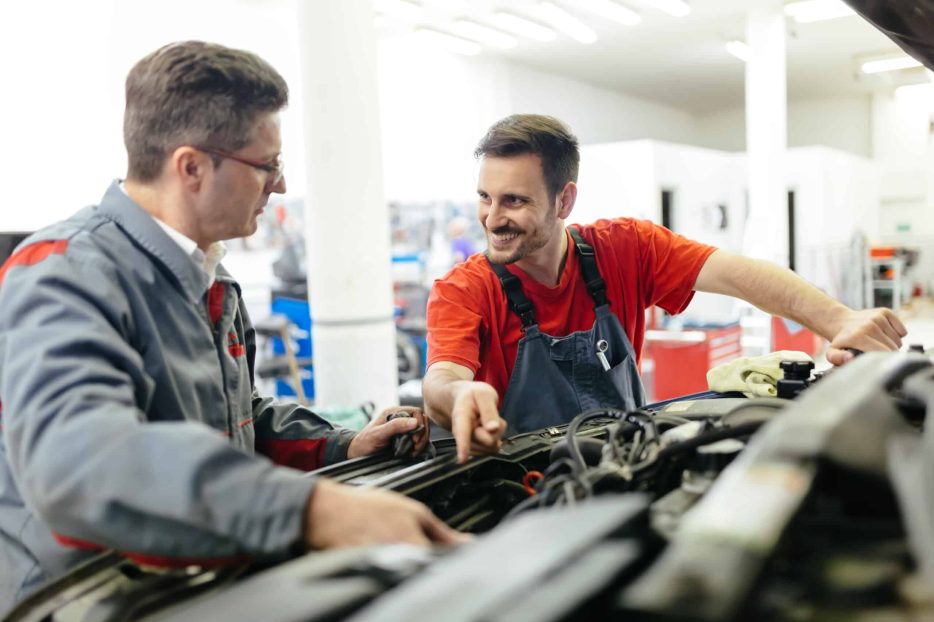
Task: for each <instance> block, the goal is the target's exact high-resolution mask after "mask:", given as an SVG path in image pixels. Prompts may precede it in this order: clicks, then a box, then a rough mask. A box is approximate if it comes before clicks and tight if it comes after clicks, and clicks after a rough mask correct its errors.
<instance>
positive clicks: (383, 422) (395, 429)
mask: <svg viewBox="0 0 934 622" xmlns="http://www.w3.org/2000/svg"><path fill="white" fill-rule="evenodd" d="M398 412H404V413H408V414H410V415H412V416H411V417H397V418H395V419H393V420H392V421H389V420H388V419H389V416H390V415H392V414H394V413H398ZM419 427H421V431H420V432H418V433H417V434H416V435H415V438H413V439H412V440H413V441H414V442H413V445H414V447H413V449H412V455H413V456H417V455H418V454H420V453H421V452H422V451H423V450H424V449H425V447H426V446H427V445H428V418H427V417H425V415H424V413H422V411H421V410H419V409H418V408H413V407H411V406H393V407H392V408H387V409H386V410H384V411H383V412H381V413H380V414H378V415H377V416H375V417H373V420H372V421H370V422H369V423H368V424H366V427H364V428H363V429H362V430H360V432H358V433H357V435H356V436H355V437H354V439H353V440H352V441H350V447H348V448H347V457H348V458H359V457H360V456H369V455H372V454H375V453H377V452H380V451H382V450H384V449H386V448H387V447H389V446H390V445H391V444H392V439H393V438H395V437H396V436H399V435H400V434H408V433H409V432H412V431H414V430H417V429H419Z"/></svg>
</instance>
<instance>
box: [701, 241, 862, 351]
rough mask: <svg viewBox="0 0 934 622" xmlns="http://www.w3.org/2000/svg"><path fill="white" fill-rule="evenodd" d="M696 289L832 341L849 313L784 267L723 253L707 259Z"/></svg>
mask: <svg viewBox="0 0 934 622" xmlns="http://www.w3.org/2000/svg"><path fill="white" fill-rule="evenodd" d="M695 289H696V290H698V291H705V292H710V293H714V294H725V295H727V296H733V297H736V298H741V299H743V300H745V301H747V302H749V303H751V304H753V305H755V306H756V307H758V308H759V309H762V310H763V311H765V312H766V313H770V314H772V315H779V316H782V317H785V318H788V319H790V320H794V321H795V322H798V323H799V324H802V325H804V326H806V327H808V328H809V329H810V330H812V331H814V332H815V333H817V334H818V335H820V336H821V337H824V338H825V339H828V340H831V339H833V338H834V336H835V335H836V334H837V332H838V331H839V329H840V325H841V322H842V320H843V317H844V316H845V315H846V314H847V313H848V312H849V311H850V310H849V309H848V308H847V307H846V306H845V305H843V304H841V303H840V302H838V301H836V300H834V299H833V298H831V297H830V296H828V295H826V294H825V293H823V292H822V291H820V290H819V289H817V288H816V287H814V286H813V285H811V284H810V283H808V282H807V281H805V280H804V279H802V278H801V277H799V276H798V275H797V274H795V273H794V272H792V271H791V270H788V269H787V268H782V267H779V266H777V265H775V264H771V263H768V262H766V261H760V260H756V259H749V258H748V257H742V256H740V255H734V254H731V253H726V252H724V251H717V252H716V253H714V254H713V255H711V256H710V258H709V259H708V260H707V264H705V265H704V267H703V268H702V269H701V273H700V274H699V275H698V277H697V283H696V284H695Z"/></svg>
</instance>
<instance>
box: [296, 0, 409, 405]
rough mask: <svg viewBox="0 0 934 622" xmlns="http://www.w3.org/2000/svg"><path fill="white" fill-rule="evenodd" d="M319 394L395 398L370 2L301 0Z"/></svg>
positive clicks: (380, 400)
mask: <svg viewBox="0 0 934 622" xmlns="http://www.w3.org/2000/svg"><path fill="white" fill-rule="evenodd" d="M298 20H299V23H298V26H299V30H298V36H299V41H300V45H301V56H302V64H301V67H302V93H303V101H304V104H303V121H304V128H305V129H304V132H305V152H306V162H307V171H306V174H307V180H308V189H307V195H306V196H307V201H306V203H305V214H306V244H307V247H308V252H307V257H308V285H309V299H310V301H311V317H312V340H313V345H314V353H313V356H314V368H315V402H316V403H317V404H319V405H322V406H337V405H353V404H359V403H360V402H362V401H366V400H371V401H373V402H374V403H375V404H376V406H377V408H382V407H385V406H388V405H392V404H396V403H397V402H398V397H397V375H398V373H397V367H396V366H397V363H396V352H395V325H394V323H393V319H392V280H391V274H390V261H391V255H390V248H389V235H390V233H389V212H388V208H387V206H386V202H385V199H384V196H383V168H382V151H381V145H380V128H379V107H378V102H377V65H376V32H375V27H374V24H373V20H374V16H373V10H372V7H371V5H370V1H369V0H340V2H332V1H323V0H299V2H298Z"/></svg>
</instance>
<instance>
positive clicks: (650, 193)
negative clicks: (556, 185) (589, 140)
mask: <svg viewBox="0 0 934 622" xmlns="http://www.w3.org/2000/svg"><path fill="white" fill-rule="evenodd" d="M579 186H580V192H579V196H578V202H577V206H576V207H575V209H574V212H573V213H572V214H571V218H570V221H571V222H592V221H594V220H596V219H597V218H612V217H615V216H631V217H635V218H646V219H649V220H653V221H655V222H658V223H660V222H661V220H662V218H661V192H662V190H671V191H673V210H672V212H673V213H672V216H673V223H672V228H673V230H674V231H676V232H678V233H681V234H682V235H685V236H687V237H690V238H692V239H695V240H699V241H701V242H705V243H707V244H712V245H714V246H717V247H718V248H723V249H726V250H731V251H738V250H739V249H740V247H741V245H742V234H743V227H744V225H745V207H746V206H745V187H746V167H745V156H744V155H742V154H735V153H729V152H724V151H714V150H711V149H703V148H700V147H691V146H688V145H675V144H671V143H665V142H660V141H654V140H640V141H630V142H618V143H608V144H600V145H585V146H584V147H583V148H582V149H581V172H580V184H579ZM718 205H724V206H725V207H726V208H727V211H726V213H727V218H726V221H725V222H724V223H722V224H723V225H724V226H723V228H721V221H720V218H719V216H720V212H719V209H718V208H717V206H718ZM685 318H686V319H688V320H691V321H696V322H701V323H709V322H723V321H729V320H731V319H737V318H738V308H737V306H736V303H735V301H734V300H732V299H730V298H726V297H723V296H714V295H709V294H698V295H697V296H695V298H694V301H693V302H692V303H691V306H690V308H689V309H688V310H687V311H686V312H685Z"/></svg>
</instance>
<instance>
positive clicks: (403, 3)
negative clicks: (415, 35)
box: [373, 0, 422, 20]
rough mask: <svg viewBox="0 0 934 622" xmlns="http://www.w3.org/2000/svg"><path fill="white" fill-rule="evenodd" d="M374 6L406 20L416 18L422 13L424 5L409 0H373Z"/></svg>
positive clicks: (385, 13)
mask: <svg viewBox="0 0 934 622" xmlns="http://www.w3.org/2000/svg"><path fill="white" fill-rule="evenodd" d="M373 8H374V9H376V11H377V12H378V13H382V14H383V15H387V16H389V17H395V18H398V19H404V20H416V19H418V18H419V17H421V14H422V5H420V4H418V3H416V2H409V0H373Z"/></svg>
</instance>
